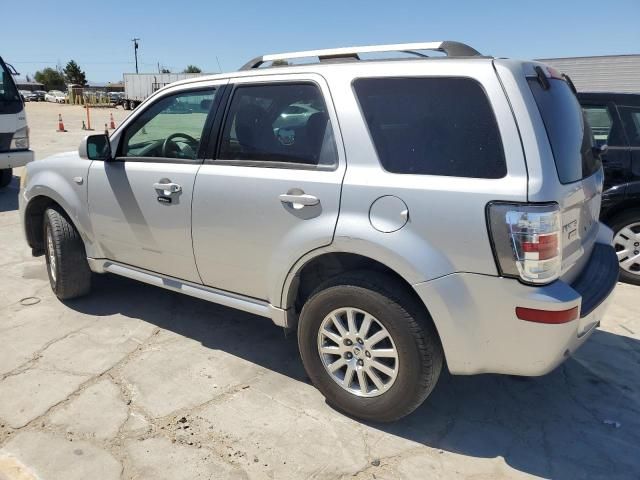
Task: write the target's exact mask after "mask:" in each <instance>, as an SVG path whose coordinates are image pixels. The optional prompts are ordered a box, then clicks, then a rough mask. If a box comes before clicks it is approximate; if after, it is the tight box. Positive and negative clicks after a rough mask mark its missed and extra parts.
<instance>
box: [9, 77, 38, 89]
mask: <svg viewBox="0 0 640 480" xmlns="http://www.w3.org/2000/svg"><path fill="white" fill-rule="evenodd" d="M15 82H16V87H18V90H27V91H29V92H35V91H36V90H44V85H43V84H41V83H38V82H33V81H30V80H29V81H27V80H25V79H24V78H16V79H15Z"/></svg>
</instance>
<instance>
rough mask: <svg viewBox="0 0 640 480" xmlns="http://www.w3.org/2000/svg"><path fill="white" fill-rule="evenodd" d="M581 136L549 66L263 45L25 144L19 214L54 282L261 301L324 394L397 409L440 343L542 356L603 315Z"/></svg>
mask: <svg viewBox="0 0 640 480" xmlns="http://www.w3.org/2000/svg"><path fill="white" fill-rule="evenodd" d="M434 51H435V52H436V54H435V55H432V54H431V53H429V54H428V55H427V54H425V52H434ZM390 52H403V54H404V57H401V58H398V54H394V53H390ZM443 53H444V54H446V55H442V54H443ZM394 55H395V56H394ZM385 56H386V59H385V58H381V57H385ZM407 56H409V57H412V58H406V57H407ZM371 57H373V58H371ZM389 57H392V58H389ZM310 60H311V61H310ZM314 60H315V61H314ZM590 139H591V135H590V134H589V131H588V127H586V126H585V124H584V122H583V117H582V114H581V110H580V106H579V104H578V102H577V100H576V97H575V95H574V90H573V89H572V84H571V82H570V81H569V80H568V79H567V78H566V77H563V76H562V75H560V74H559V73H558V72H556V71H554V70H553V69H550V68H548V67H546V66H545V65H542V64H539V63H535V62H528V61H527V62H523V61H517V60H508V59H495V58H491V57H485V56H482V55H480V54H479V53H478V52H477V51H475V50H474V49H473V48H471V47H469V46H467V45H464V44H460V43H457V42H436V43H418V44H402V45H384V46H372V47H363V48H340V49H333V50H318V51H310V52H296V53H289V54H280V55H268V56H264V57H259V58H257V59H255V60H252V61H251V62H249V63H248V64H247V65H245V66H244V67H243V68H242V69H241V70H240V71H238V72H232V73H228V74H222V75H215V76H209V77H198V78H193V79H189V80H185V81H182V82H177V83H174V84H172V85H169V86H167V87H165V88H163V89H161V90H160V91H158V92H156V93H155V94H154V95H152V96H151V97H150V98H148V99H147V100H146V101H145V102H144V103H143V104H142V105H140V107H139V108H138V109H136V110H135V112H134V113H132V114H131V116H130V117H129V118H128V119H127V120H126V121H125V122H123V123H122V125H121V126H120V127H119V128H118V129H117V130H116V131H115V132H114V133H113V134H112V135H111V136H110V137H107V136H105V135H92V136H89V137H87V138H86V139H85V140H84V141H83V142H82V144H81V145H80V148H79V152H70V153H64V154H60V155H55V156H53V157H51V158H48V159H46V160H44V161H39V162H35V163H32V164H30V165H29V166H28V168H27V175H26V177H27V178H26V179H23V189H22V192H21V195H20V201H21V212H22V219H23V222H24V228H25V232H26V237H27V241H28V243H29V245H30V246H31V248H32V250H33V254H34V255H45V258H46V264H47V269H48V272H49V278H50V281H51V287H52V288H53V291H54V292H55V294H56V295H57V296H58V298H60V299H61V300H68V299H71V298H75V297H78V296H81V295H85V294H87V293H88V292H89V290H90V285H91V277H92V272H94V273H103V272H109V273H114V274H117V275H122V276H125V277H129V278H133V279H136V280H140V281H142V282H146V283H149V284H152V285H156V286H159V287H162V288H166V289H169V290H174V291H177V292H181V293H184V294H187V295H191V296H194V297H198V298H201V299H205V300H209V301H211V302H215V303H219V304H222V305H226V306H229V307H233V308H237V309H240V310H244V311H247V312H250V313H253V314H256V315H261V316H264V317H268V318H271V319H272V320H273V322H274V323H275V324H277V325H280V326H283V327H286V328H288V329H293V328H297V332H298V342H299V348H300V353H301V357H302V361H303V363H304V366H305V368H306V371H307V372H308V374H309V377H310V378H311V380H312V381H313V383H314V384H315V385H316V386H317V388H318V389H319V390H320V391H321V392H322V393H323V394H324V395H325V396H326V398H327V399H328V401H329V402H330V403H331V404H332V405H334V406H335V407H336V408H338V409H340V410H342V411H344V412H347V413H348V414H351V415H353V416H356V417H360V418H362V419H367V420H373V421H392V420H395V419H398V418H400V417H402V416H404V415H406V414H408V413H409V412H411V411H412V410H414V409H415V408H416V407H417V406H418V405H420V404H421V403H422V402H423V401H424V399H425V398H426V397H427V396H428V395H429V393H430V392H431V390H432V389H433V388H434V386H435V384H436V382H437V380H438V376H439V374H440V371H441V369H442V367H443V364H444V362H445V361H446V364H447V367H448V369H449V371H450V372H451V373H452V374H461V375H469V374H476V373H485V372H491V373H503V374H512V375H528V376H532V375H543V374H545V373H546V372H549V371H550V370H552V369H553V368H555V367H556V366H557V365H558V364H560V363H561V362H562V361H563V360H564V359H566V358H567V356H568V355H570V354H571V353H572V352H574V351H575V350H576V349H577V348H578V347H579V346H580V345H581V344H582V343H583V342H584V341H585V340H586V339H587V337H589V334H590V333H592V332H593V330H594V329H595V328H596V326H597V325H598V323H599V321H600V319H601V318H602V315H603V311H604V306H605V303H606V302H605V301H606V300H607V298H608V297H609V295H610V294H611V292H612V290H613V288H614V286H615V284H616V279H617V275H618V263H617V259H616V254H615V252H614V249H613V248H612V247H611V240H612V234H611V231H610V230H609V229H608V228H607V227H605V226H603V225H602V224H601V223H599V222H598V213H599V211H600V195H601V191H602V181H603V173H602V168H601V165H600V159H599V154H600V153H601V152H600V150H598V149H597V148H594V147H593V146H592V145H591V143H590ZM185 321H188V319H185ZM247 328H250V326H249V325H247Z"/></svg>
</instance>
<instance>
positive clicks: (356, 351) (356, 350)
mask: <svg viewBox="0 0 640 480" xmlns="http://www.w3.org/2000/svg"><path fill="white" fill-rule="evenodd" d="M361 353H362V350H360V347H354V349H353V354H354V355H355V356H356V357H359V356H360V354H361Z"/></svg>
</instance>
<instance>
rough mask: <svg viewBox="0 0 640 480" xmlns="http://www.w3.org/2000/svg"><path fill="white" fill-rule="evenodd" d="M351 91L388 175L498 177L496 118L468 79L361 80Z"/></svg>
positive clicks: (500, 157)
mask: <svg viewBox="0 0 640 480" xmlns="http://www.w3.org/2000/svg"><path fill="white" fill-rule="evenodd" d="M354 89H355V92H356V95H357V97H358V101H359V102H360V106H361V108H362V113H363V114H364V117H365V120H366V122H367V126H368V127H369V133H370V134H371V138H372V139H373V143H374V144H375V147H376V150H377V152H378V157H379V159H380V163H381V164H382V166H383V167H384V169H385V170H387V171H389V172H392V173H404V174H418V175H447V176H454V177H473V178H502V177H504V176H505V175H506V174H507V166H506V162H505V157H504V151H503V148H502V141H501V139H500V133H499V131H498V125H497V124H496V119H495V116H494V114H493V110H492V109H491V105H490V104H489V100H488V98H487V96H486V94H485V92H484V90H483V88H482V87H481V86H480V84H479V83H478V82H476V81H475V80H472V79H470V78H435V77H432V78H361V79H358V80H356V81H355V82H354Z"/></svg>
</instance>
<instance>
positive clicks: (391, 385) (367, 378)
mask: <svg viewBox="0 0 640 480" xmlns="http://www.w3.org/2000/svg"><path fill="white" fill-rule="evenodd" d="M298 344H299V347H300V354H301V356H302V361H303V363H304V366H305V369H306V371H307V373H308V375H309V377H310V378H311V381H312V382H313V384H314V385H315V386H316V387H317V388H318V389H319V390H320V391H321V392H322V393H323V394H324V396H325V397H326V398H327V402H328V403H329V404H330V405H332V406H334V407H335V408H337V409H338V410H341V411H344V412H346V413H348V414H350V415H353V416H354V417H358V418H361V419H364V420H370V421H375V422H389V421H393V420H397V419H399V418H401V417H403V416H405V415H407V414H409V413H411V412H412V411H413V410H414V409H415V408H417V407H418V406H419V405H420V404H421V403H422V402H423V401H424V400H425V399H426V398H427V396H428V395H429V393H431V391H432V390H433V388H434V387H435V385H436V382H437V380H438V377H439V375H440V371H441V369H442V363H443V353H442V347H441V345H440V340H439V338H438V334H437V332H436V330H435V327H434V325H433V322H432V321H431V319H430V318H429V317H428V314H427V313H426V311H425V310H424V308H421V306H420V305H419V304H418V302H417V301H416V300H414V298H413V297H412V296H411V295H409V294H408V292H406V290H405V289H404V286H403V285H401V284H399V283H398V282H396V281H395V280H394V279H393V278H391V277H389V276H386V275H383V274H379V273H376V272H366V273H365V272H355V273H350V274H346V275H343V276H340V277H337V278H334V279H331V280H329V281H328V282H325V284H323V285H321V286H320V287H319V288H318V289H317V290H316V291H315V292H314V293H313V294H312V295H311V297H310V298H309V300H308V301H307V302H306V303H305V305H304V307H303V309H302V312H301V315H300V324H299V328H298Z"/></svg>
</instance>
